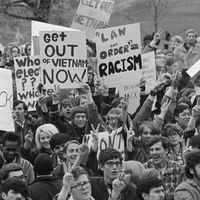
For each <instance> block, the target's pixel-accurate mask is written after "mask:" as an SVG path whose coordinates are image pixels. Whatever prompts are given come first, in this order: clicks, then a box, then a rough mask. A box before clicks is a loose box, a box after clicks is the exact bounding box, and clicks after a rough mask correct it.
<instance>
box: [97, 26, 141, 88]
mask: <svg viewBox="0 0 200 200" xmlns="http://www.w3.org/2000/svg"><path fill="white" fill-rule="evenodd" d="M96 46H97V59H98V60H97V62H98V74H99V77H100V78H101V79H104V82H105V85H106V86H108V87H116V86H119V84H120V85H126V84H130V83H132V81H134V80H133V79H135V78H136V77H137V76H138V73H140V72H139V71H141V68H142V58H141V38H140V24H139V23H137V24H130V25H124V26H118V27H112V28H106V29H101V30H98V31H96ZM134 82H135V81H134ZM138 83H139V82H138Z"/></svg>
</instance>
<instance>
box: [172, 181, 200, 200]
mask: <svg viewBox="0 0 200 200" xmlns="http://www.w3.org/2000/svg"><path fill="white" fill-rule="evenodd" d="M174 200H200V185H198V184H197V183H196V182H195V180H194V179H187V181H184V182H182V183H181V184H180V185H178V186H177V187H176V189H175V192H174Z"/></svg>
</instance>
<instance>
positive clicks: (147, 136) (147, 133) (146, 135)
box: [142, 126, 153, 144]
mask: <svg viewBox="0 0 200 200" xmlns="http://www.w3.org/2000/svg"><path fill="white" fill-rule="evenodd" d="M152 136H153V134H152V131H151V129H150V128H148V127H147V126H145V127H144V129H143V131H142V141H143V142H144V143H145V144H147V143H148V142H149V139H150V138H152Z"/></svg>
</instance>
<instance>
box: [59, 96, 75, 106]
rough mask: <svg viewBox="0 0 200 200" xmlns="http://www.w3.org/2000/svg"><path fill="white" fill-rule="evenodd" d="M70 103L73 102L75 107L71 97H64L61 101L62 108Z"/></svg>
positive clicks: (72, 103)
mask: <svg viewBox="0 0 200 200" xmlns="http://www.w3.org/2000/svg"><path fill="white" fill-rule="evenodd" d="M69 104H71V105H72V107H74V102H73V101H72V99H70V98H66V99H63V100H62V101H61V103H60V109H61V108H62V107H63V106H67V105H69Z"/></svg>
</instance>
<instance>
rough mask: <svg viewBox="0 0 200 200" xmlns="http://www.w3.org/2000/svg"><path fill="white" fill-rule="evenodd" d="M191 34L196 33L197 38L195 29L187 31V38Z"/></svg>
mask: <svg viewBox="0 0 200 200" xmlns="http://www.w3.org/2000/svg"><path fill="white" fill-rule="evenodd" d="M190 33H194V34H195V37H197V32H196V31H195V30H194V29H189V30H187V31H186V37H187V36H188V35H189V34H190Z"/></svg>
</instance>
